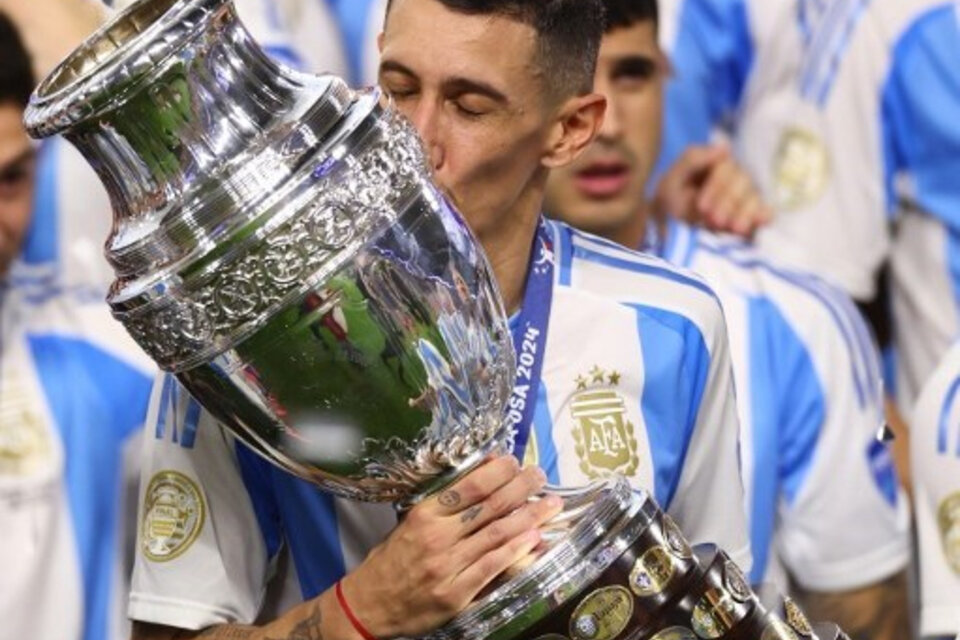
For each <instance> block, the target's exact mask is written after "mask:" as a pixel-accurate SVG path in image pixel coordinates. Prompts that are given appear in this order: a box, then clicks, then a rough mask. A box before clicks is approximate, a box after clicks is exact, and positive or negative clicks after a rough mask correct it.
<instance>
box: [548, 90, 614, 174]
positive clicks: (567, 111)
mask: <svg viewBox="0 0 960 640" xmlns="http://www.w3.org/2000/svg"><path fill="white" fill-rule="evenodd" d="M606 112H607V98H606V97H605V96H603V95H602V94H599V93H591V94H588V95H585V96H577V97H575V98H570V99H569V100H567V101H566V102H565V103H563V105H561V106H560V108H559V109H558V111H557V116H556V120H555V122H554V124H553V127H552V129H551V131H550V135H549V136H548V138H547V145H546V149H545V150H544V156H543V160H542V162H543V165H544V166H545V167H547V168H548V169H556V168H558V167H563V166H565V165H568V164H570V163H571V162H573V161H574V160H575V159H576V158H577V156H579V155H580V154H581V153H583V150H584V149H586V148H587V147H588V146H590V143H592V142H593V140H594V139H595V138H596V137H597V134H598V133H599V132H600V127H601V126H602V125H603V116H604V114H605V113H606Z"/></svg>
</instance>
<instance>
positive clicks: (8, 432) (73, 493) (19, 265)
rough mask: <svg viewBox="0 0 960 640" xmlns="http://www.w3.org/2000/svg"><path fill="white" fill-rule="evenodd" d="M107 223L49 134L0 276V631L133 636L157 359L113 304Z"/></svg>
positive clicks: (86, 637) (75, 161) (90, 188)
mask: <svg viewBox="0 0 960 640" xmlns="http://www.w3.org/2000/svg"><path fill="white" fill-rule="evenodd" d="M109 225H110V208H109V203H108V201H107V198H106V193H105V192H104V191H103V189H102V187H101V186H100V183H99V181H98V180H97V178H96V176H95V175H94V174H93V172H92V171H90V170H89V168H87V165H86V163H85V162H84V160H83V159H82V158H80V156H79V154H78V153H76V152H75V151H74V150H73V149H72V148H69V147H68V146H67V145H66V144H65V143H63V142H61V141H53V142H50V143H47V144H46V145H45V146H44V148H43V149H42V150H41V157H40V160H39V163H38V182H37V184H36V196H35V207H34V211H33V217H32V220H31V224H30V227H29V230H28V232H27V235H26V238H25V244H24V246H23V247H22V250H21V253H20V255H19V256H18V257H17V258H16V259H15V261H14V262H13V263H12V265H11V269H10V271H9V272H8V273H7V275H6V277H4V278H0V523H2V525H0V567H2V570H0V618H2V619H3V625H2V628H0V638H4V639H9V640H13V639H15V638H38V639H44V640H46V639H50V640H53V639H57V640H59V639H65V640H110V639H114V638H115V639H117V640H119V639H120V638H126V637H128V635H129V634H128V632H129V628H126V627H125V625H126V617H125V616H124V611H123V603H124V602H125V601H126V598H127V580H128V575H129V570H130V567H129V566H124V562H123V559H124V556H125V553H124V552H125V551H126V550H129V546H130V545H128V544H125V543H126V542H128V540H127V538H130V539H132V537H133V529H132V525H133V523H134V521H135V520H134V510H133V509H125V508H124V505H123V499H124V498H125V497H129V498H131V499H132V497H133V494H134V487H135V485H136V481H137V476H136V473H135V472H136V470H135V469H134V470H132V471H134V473H133V474H130V471H131V469H129V468H127V467H126V466H125V462H130V461H131V459H126V460H125V458H127V455H128V449H129V448H130V443H131V441H132V440H133V439H135V438H136V436H137V434H138V433H139V432H140V428H139V427H140V426H141V425H142V424H143V419H144V416H145V415H146V409H147V400H148V396H149V391H150V380H151V379H152V377H153V371H154V369H153V367H152V365H151V364H150V362H149V360H148V359H147V358H146V356H144V355H142V354H141V352H140V350H139V349H138V348H137V347H136V345H134V344H133V342H132V341H131V340H130V339H129V338H128V337H127V335H126V333H125V332H124V330H123V328H122V327H121V326H120V325H119V324H118V323H116V322H115V321H114V320H113V318H111V316H110V313H109V310H108V308H107V305H106V304H105V303H104V301H103V298H104V295H105V292H106V282H107V281H108V280H107V278H108V276H107V274H108V273H109V270H108V268H107V265H106V261H105V260H104V259H103V256H102V248H101V247H102V245H103V241H104V240H105V239H106V237H107V231H108V229H109ZM125 491H126V492H127V495H126V496H125V495H124V493H125ZM128 525H129V526H128Z"/></svg>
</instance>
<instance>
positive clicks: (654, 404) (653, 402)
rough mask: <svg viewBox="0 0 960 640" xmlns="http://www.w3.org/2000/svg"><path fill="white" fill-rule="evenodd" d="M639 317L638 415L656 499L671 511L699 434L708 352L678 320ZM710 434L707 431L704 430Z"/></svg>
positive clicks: (686, 322) (652, 311) (653, 314)
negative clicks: (647, 446) (640, 392)
mask: <svg viewBox="0 0 960 640" xmlns="http://www.w3.org/2000/svg"><path fill="white" fill-rule="evenodd" d="M629 306H630V307H631V308H633V309H634V310H635V311H636V313H637V330H638V333H639V335H640V345H641V350H642V351H643V370H644V379H645V382H644V387H643V395H642V397H641V398H640V411H641V413H642V415H643V419H644V421H645V422H646V432H647V437H648V438H649V440H650V452H651V456H652V457H653V465H654V478H655V480H654V483H653V485H654V494H655V497H656V499H657V501H658V502H659V503H660V505H661V506H662V507H663V508H664V510H666V509H669V508H670V504H671V502H672V501H673V496H674V494H675V493H676V491H677V485H678V484H679V483H680V473H681V471H682V469H683V464H684V461H685V460H686V457H687V449H688V447H689V445H690V440H691V438H692V437H693V432H694V429H695V428H696V423H697V416H698V415H699V413H700V403H701V401H702V399H703V392H704V388H705V386H706V383H707V376H708V374H709V372H710V352H709V351H708V350H707V345H706V343H705V342H704V340H703V335H702V334H701V333H700V329H699V328H698V327H697V326H696V325H695V324H694V323H693V322H691V321H690V319H689V318H685V317H683V316H681V315H679V314H676V313H671V312H669V311H666V310H664V309H658V308H654V307H648V306H645V305H637V304H631V305H629ZM704 426H705V427H706V428H710V427H709V425H704Z"/></svg>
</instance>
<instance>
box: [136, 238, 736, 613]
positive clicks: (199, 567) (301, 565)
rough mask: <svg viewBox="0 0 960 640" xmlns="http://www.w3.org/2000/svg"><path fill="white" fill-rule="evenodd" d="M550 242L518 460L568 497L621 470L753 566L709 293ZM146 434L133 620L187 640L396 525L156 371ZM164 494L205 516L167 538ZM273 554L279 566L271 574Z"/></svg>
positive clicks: (681, 275) (664, 267)
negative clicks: (175, 630)
mask: <svg viewBox="0 0 960 640" xmlns="http://www.w3.org/2000/svg"><path fill="white" fill-rule="evenodd" d="M550 231H551V234H552V239H553V250H554V252H555V260H556V269H555V283H554V293H553V304H552V307H551V315H550V324H549V331H548V335H547V342H546V350H545V356H544V357H545V361H544V364H543V374H542V381H541V385H540V387H539V389H538V395H537V404H536V409H535V416H534V421H533V426H532V429H531V437H530V441H529V443H528V445H527V449H526V455H527V459H526V461H527V462H528V463H536V464H539V465H540V466H541V468H543V469H544V470H545V472H546V474H547V476H548V478H549V480H550V482H552V483H555V484H561V485H566V486H579V485H584V484H587V483H588V482H590V481H591V480H592V479H594V478H597V477H602V476H605V475H608V474H610V473H621V474H623V475H625V476H626V477H627V478H628V479H629V480H630V481H631V482H632V483H633V484H634V486H636V487H637V488H643V489H646V490H648V491H649V492H650V493H651V494H652V495H654V496H655V497H656V498H657V500H658V501H659V502H660V504H662V505H663V506H664V507H665V508H666V510H667V512H668V513H670V514H671V515H673V517H674V518H675V519H676V520H677V522H678V523H679V524H680V526H681V527H682V528H683V530H684V532H685V533H686V534H687V536H689V537H690V538H691V539H692V540H693V541H695V542H705V541H713V542H716V543H718V544H719V545H721V546H722V547H723V548H725V549H727V550H728V551H729V552H730V553H731V555H732V556H733V558H734V559H735V560H737V561H738V562H739V563H741V564H742V565H743V566H745V567H749V564H750V550H749V542H748V535H747V529H746V517H745V514H744V510H743V504H744V503H743V490H742V484H741V479H740V469H739V462H738V443H737V438H738V428H739V427H738V422H737V415H736V406H735V401H734V396H733V386H732V373H731V365H730V356H729V352H728V345H727V337H726V328H725V325H724V320H723V315H722V311H721V308H720V305H719V303H718V301H717V299H716V297H715V295H714V294H713V292H712V291H711V290H710V289H709V288H708V287H707V285H705V284H704V283H703V281H702V280H700V279H699V278H698V277H696V276H693V275H692V274H690V273H689V272H686V271H684V270H682V269H678V268H675V267H672V266H670V265H668V264H667V263H666V262H664V261H662V260H660V259H657V258H652V257H648V256H644V255H641V254H637V253H634V252H631V251H628V250H625V249H623V248H622V247H618V246H615V245H612V244H610V243H608V242H606V241H603V240H600V239H597V238H594V237H591V236H587V235H584V234H581V233H579V232H576V231H574V230H572V229H571V228H569V227H567V226H564V225H561V224H559V223H551V224H550ZM588 405H589V406H588ZM585 406H586V407H587V408H588V409H589V410H588V411H584V408H585ZM385 419H386V417H385ZM148 425H151V426H150V428H151V429H152V430H153V431H154V433H153V435H154V437H153V438H150V439H149V440H148V444H147V445H146V447H147V448H146V453H145V457H144V470H143V471H144V475H143V482H142V486H141V505H142V506H141V520H142V526H141V532H142V534H143V535H142V537H141V540H140V543H139V545H138V546H139V553H138V554H137V558H136V568H135V571H134V579H133V583H134V584H133V591H132V594H131V604H130V614H131V616H132V617H133V618H134V619H138V620H145V621H151V622H155V623H161V624H167V625H172V626H177V627H183V628H199V627H203V626H206V625H210V624H215V623H222V622H227V621H241V622H250V621H252V620H255V619H256V618H257V617H258V615H260V614H261V613H262V611H263V609H262V606H261V603H262V602H264V601H265V600H271V601H278V600H279V601H280V602H282V603H285V604H289V603H290V600H288V599H286V598H292V599H293V600H299V599H303V598H310V597H313V596H315V595H317V594H318V593H320V592H322V591H323V590H325V589H327V588H328V587H330V586H332V585H333V584H334V582H335V581H336V580H337V579H338V578H340V577H341V576H342V575H343V574H344V572H345V571H348V570H350V569H351V568H352V567H354V566H355V565H356V564H357V563H358V562H360V561H361V560H362V559H363V558H364V557H365V554H366V553H367V552H368V551H369V549H370V548H371V547H372V546H373V545H374V544H376V543H377V542H379V541H380V540H382V539H383V538H384V537H385V536H386V535H387V533H388V532H389V531H390V529H391V528H392V527H393V526H394V525H395V523H396V520H395V516H394V513H393V510H392V508H390V507H389V506H386V505H361V504H357V503H351V502H348V501H343V500H339V499H335V498H332V497H330V496H328V495H326V494H324V493H323V492H321V491H320V490H319V489H316V488H315V487H313V486H311V485H309V484H308V483H306V482H305V481H302V480H298V479H296V478H294V477H292V476H291V475H289V474H287V473H285V472H283V471H280V470H279V469H277V468H274V467H271V466H270V465H269V464H267V463H265V462H263V461H262V460H261V459H260V458H258V457H257V456H255V455H254V454H252V453H250V451H249V450H248V449H246V448H245V447H244V446H241V445H237V444H236V442H235V441H234V440H233V439H232V438H231V437H229V436H227V435H224V432H222V431H221V430H220V429H219V428H218V427H217V425H216V424H215V423H214V422H213V419H212V418H211V417H210V416H209V414H207V413H206V412H205V411H201V410H200V407H199V406H198V405H197V404H196V403H195V401H193V400H191V399H190V397H189V396H188V395H187V394H186V393H185V392H184V391H182V390H181V388H180V387H179V386H178V385H177V384H176V383H175V382H174V381H173V380H172V379H171V378H169V377H165V378H161V379H159V381H158V383H157V384H156V385H155V387H154V393H153V397H152V402H151V410H150V414H149V418H148ZM169 495H174V496H177V497H178V498H180V499H181V500H182V501H184V502H186V503H189V504H191V505H192V506H191V509H192V511H191V512H190V513H193V514H205V517H197V516H196V515H193V516H191V515H189V514H186V515H183V516H182V517H179V516H178V517H179V520H177V523H176V525H177V526H173V527H171V526H169V523H170V518H169V517H168V516H169V514H168V513H166V512H165V511H163V509H158V508H157V504H158V503H159V504H161V505H163V504H165V500H166V497H167V496H169ZM156 522H159V523H160V524H158V525H156V526H154V524H153V523H156ZM171 531H175V532H176V533H174V534H171V533H170V532H171ZM144 532H145V533H144ZM284 554H289V558H288V559H292V562H291V563H289V564H290V565H292V570H291V571H287V572H286V573H284V574H283V575H281V576H277V577H275V573H276V569H275V565H276V564H277V563H278V562H279V560H282V559H283V557H284ZM272 578H274V581H273V583H272V584H271V579H272ZM277 582H280V583H281V584H279V585H278V584H277ZM268 587H271V588H273V589H276V590H280V591H283V592H285V594H286V596H281V597H280V598H276V597H274V592H273V591H271V589H268Z"/></svg>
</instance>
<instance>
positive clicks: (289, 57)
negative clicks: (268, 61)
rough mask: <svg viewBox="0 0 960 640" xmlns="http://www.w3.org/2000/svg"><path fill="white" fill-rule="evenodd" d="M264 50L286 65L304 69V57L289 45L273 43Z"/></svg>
mask: <svg viewBox="0 0 960 640" xmlns="http://www.w3.org/2000/svg"><path fill="white" fill-rule="evenodd" d="M271 4H272V3H271ZM264 51H266V53H267V55H268V56H270V57H271V58H273V59H274V60H275V61H277V62H279V63H280V64H282V65H284V66H286V67H290V68H291V69H296V70H298V71H303V70H304V68H303V66H304V65H303V58H301V57H300V54H299V53H297V52H296V51H295V50H294V48H293V47H291V46H289V45H278V44H271V45H267V46H266V47H264Z"/></svg>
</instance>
